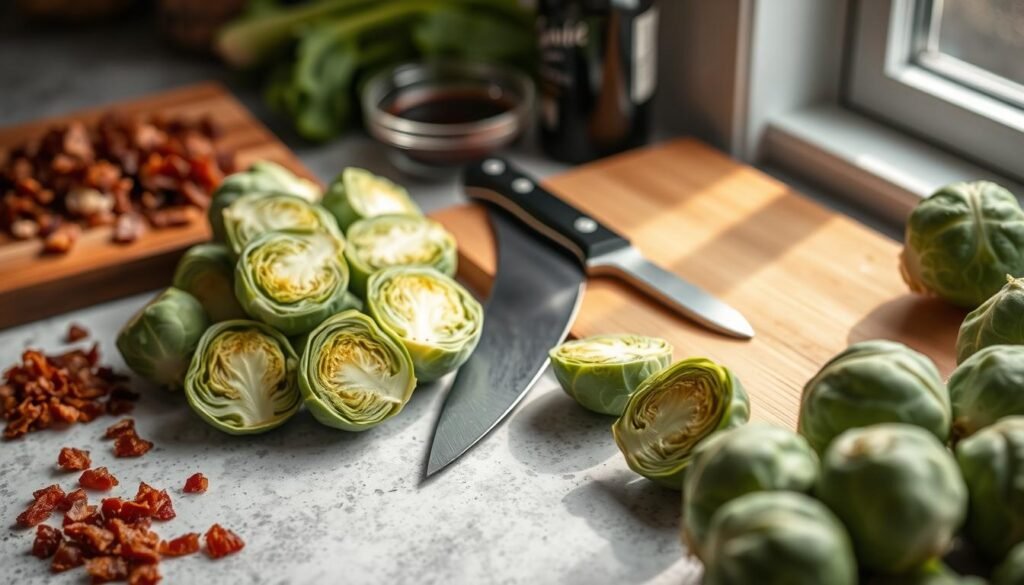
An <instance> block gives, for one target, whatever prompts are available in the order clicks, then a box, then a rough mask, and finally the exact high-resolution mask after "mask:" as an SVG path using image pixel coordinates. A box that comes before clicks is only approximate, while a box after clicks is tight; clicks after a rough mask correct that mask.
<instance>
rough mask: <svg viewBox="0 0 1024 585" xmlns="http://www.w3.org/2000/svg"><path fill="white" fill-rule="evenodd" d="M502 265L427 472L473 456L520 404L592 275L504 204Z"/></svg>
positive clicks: (497, 220)
mask: <svg viewBox="0 0 1024 585" xmlns="http://www.w3.org/2000/svg"><path fill="white" fill-rule="evenodd" d="M488 215H489V216H490V220H491V225H492V227H493V230H494V234H495V237H496V239H497V248H498V267H497V274H496V276H495V279H494V283H493V285H492V286H491V295H490V298H489V299H488V301H487V303H486V305H485V307H484V326H483V331H482V332H481V336H480V343H479V344H478V345H477V347H476V350H475V351H474V352H473V355H472V356H471V357H470V359H469V360H468V361H467V362H466V363H465V364H464V365H463V366H462V367H461V368H460V369H459V371H458V373H457V374H456V375H455V381H454V382H452V387H451V389H450V390H449V391H448V397H447V398H446V399H445V403H444V408H443V409H442V411H441V415H440V417H439V418H438V421H437V426H436V427H435V429H434V440H433V442H432V443H431V445H430V457H429V459H428V461H427V476H428V477H429V476H431V475H433V474H434V473H437V472H438V471H440V470H441V469H442V468H444V467H445V466H446V465H448V464H449V463H451V462H452V461H454V460H455V459H457V458H458V457H459V456H460V455H462V454H463V453H465V452H466V451H467V450H468V449H469V448H470V447H472V446H473V445H474V444H476V442H477V441H479V440H480V439H482V438H483V437H484V436H485V435H486V434H487V433H488V432H489V431H490V430H491V429H492V428H494V427H495V426H496V425H497V424H498V423H499V422H501V420H502V419H503V418H504V417H505V416H506V415H507V414H508V413H509V412H510V411H511V410H512V409H513V408H514V407H515V405H516V404H518V403H519V401H520V400H522V398H523V397H524V396H525V395H526V393H527V392H528V391H529V389H530V388H531V387H532V386H533V383H534V382H536V380H537V378H538V377H540V375H541V374H542V373H543V372H544V369H545V368H546V367H547V365H548V348H551V347H554V346H555V345H558V344H559V343H561V342H562V340H563V339H565V336H566V334H567V333H568V331H569V326H570V325H571V324H572V321H573V318H574V317H575V315H576V311H577V310H578V308H579V302H580V298H581V296H582V292H583V286H584V282H585V278H586V277H585V275H584V272H583V269H582V267H581V266H580V264H579V262H578V261H576V260H575V259H574V258H572V257H571V256H569V255H568V254H565V253H564V252H563V251H562V250H558V249H557V248H554V247H553V246H551V244H549V243H548V242H546V241H544V240H543V239H541V238H538V237H536V235H535V234H533V233H531V232H530V230H529V229H528V228H526V227H524V226H522V225H521V224H520V223H519V222H517V221H516V220H515V219H513V218H511V217H508V216H507V215H506V214H505V213H504V212H502V211H500V210H498V209H490V210H489V211H488Z"/></svg>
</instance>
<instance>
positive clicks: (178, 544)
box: [160, 532, 199, 557]
mask: <svg viewBox="0 0 1024 585" xmlns="http://www.w3.org/2000/svg"><path fill="white" fill-rule="evenodd" d="M195 552H199V533H198V532H189V533H187V534H182V535H181V536H179V537H178V538H174V539H171V540H164V541H161V542H160V554H162V555H166V556H169V557H183V556H185V555H190V554H192V553H195Z"/></svg>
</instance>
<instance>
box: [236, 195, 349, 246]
mask: <svg viewBox="0 0 1024 585" xmlns="http://www.w3.org/2000/svg"><path fill="white" fill-rule="evenodd" d="M224 230H225V232H226V234H227V243H228V246H229V247H230V248H231V251H232V252H234V253H235V254H236V255H238V254H241V253H242V250H244V249H245V247H246V246H247V245H249V242H252V241H253V240H255V239H256V238H257V237H259V236H261V235H263V234H265V233H267V232H271V231H281V230H310V231H321V232H324V233H326V234H330V235H331V236H334V238H335V239H337V240H338V241H339V242H342V243H344V241H345V238H344V236H342V234H341V230H339V229H338V224H337V222H335V221H334V218H333V217H331V214H330V213H327V210H326V209H324V208H323V207H320V206H319V205H314V204H311V203H309V202H308V201H306V200H304V199H302V198H301V197H296V196H294V195H281V194H273V195H267V194H264V193H255V194H251V195H243V196H241V197H239V198H238V199H236V200H235V202H234V203H232V204H231V205H230V206H228V208H227V209H225V210H224Z"/></svg>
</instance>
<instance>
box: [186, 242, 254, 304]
mask: <svg viewBox="0 0 1024 585" xmlns="http://www.w3.org/2000/svg"><path fill="white" fill-rule="evenodd" d="M172 284H173V285H174V287H175V288H179V289H181V290H183V291H185V292H187V293H189V294H191V295H192V296H194V297H195V298H196V300H198V301H199V302H200V303H202V305H203V309H205V310H206V314H207V316H209V317H210V320H212V321H213V322H214V323H217V322H219V321H228V320H230V319H242V318H244V317H245V316H246V315H245V311H244V310H242V305H239V304H238V299H237V298H235V261H234V259H233V258H232V257H231V252H229V251H228V249H227V248H226V247H225V246H222V245H221V244H197V245H195V246H192V247H191V248H189V249H188V251H186V252H185V255H184V256H182V257H181V260H179V261H178V267H177V269H175V271H174V281H173V283H172Z"/></svg>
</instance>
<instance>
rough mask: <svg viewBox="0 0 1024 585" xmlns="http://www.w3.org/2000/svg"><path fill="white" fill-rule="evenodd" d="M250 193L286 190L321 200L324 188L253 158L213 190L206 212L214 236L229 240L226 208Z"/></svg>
mask: <svg viewBox="0 0 1024 585" xmlns="http://www.w3.org/2000/svg"><path fill="white" fill-rule="evenodd" d="M250 193H263V194H270V193H284V194H288V195H295V196H297V197H301V198H303V199H305V200H306V201H309V202H310V203H316V202H318V201H320V198H321V197H322V196H323V191H322V190H321V189H320V187H319V185H317V184H316V183H314V182H313V181H310V180H308V179H303V178H301V177H297V176H295V175H294V174H292V172H291V171H289V170H288V169H286V168H284V167H282V166H281V165H279V164H277V163H273V162H270V161H258V162H254V163H253V164H252V166H250V167H249V168H248V169H247V170H244V171H241V172H238V173H234V174H232V175H228V176H227V177H225V178H224V180H223V181H221V184H220V186H219V187H217V190H216V191H215V192H214V193H213V199H212V201H211V202H210V208H209V210H207V214H208V216H209V218H210V227H211V228H212V229H213V237H214V239H216V240H217V241H220V242H223V241H226V240H225V238H226V235H225V232H224V217H223V215H222V213H223V211H224V209H225V208H226V207H227V206H229V205H231V204H232V203H234V201H235V199H238V198H239V197H241V196H242V195H248V194H250Z"/></svg>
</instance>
